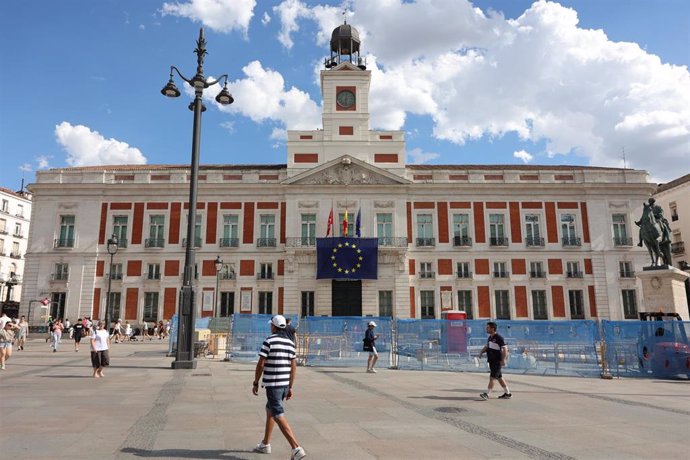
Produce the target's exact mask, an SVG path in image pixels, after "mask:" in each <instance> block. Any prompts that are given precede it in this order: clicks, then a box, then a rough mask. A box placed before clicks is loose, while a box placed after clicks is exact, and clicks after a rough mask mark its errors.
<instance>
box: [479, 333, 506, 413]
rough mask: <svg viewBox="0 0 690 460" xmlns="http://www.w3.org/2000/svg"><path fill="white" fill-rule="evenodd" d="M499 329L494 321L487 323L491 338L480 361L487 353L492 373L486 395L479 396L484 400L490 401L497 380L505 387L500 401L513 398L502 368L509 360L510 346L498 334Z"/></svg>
mask: <svg viewBox="0 0 690 460" xmlns="http://www.w3.org/2000/svg"><path fill="white" fill-rule="evenodd" d="M497 328H498V327H497V326H496V323H494V322H493V321H489V322H488V323H486V333H487V334H489V338H488V339H487V341H486V345H484V348H482V351H480V352H479V358H480V359H481V357H482V355H483V354H484V353H486V358H487V361H488V362H489V371H490V372H491V374H490V375H489V387H488V390H487V391H486V393H481V394H480V395H479V397H481V398H482V399H483V400H487V399H489V395H490V394H491V390H493V388H494V382H495V381H496V380H498V383H499V384H500V385H501V387H503V394H502V395H501V396H499V397H498V399H510V398H512V397H513V394H512V393H511V392H510V389H509V388H508V384H507V383H506V381H505V379H504V378H503V374H502V373H501V368H502V367H503V366H505V365H506V360H507V359H508V346H507V345H506V343H505V340H503V336H501V334H498V333H497V332H496V329H497Z"/></svg>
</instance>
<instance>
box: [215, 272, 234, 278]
mask: <svg viewBox="0 0 690 460" xmlns="http://www.w3.org/2000/svg"><path fill="white" fill-rule="evenodd" d="M218 279H220V280H234V279H235V272H220V273H219V274H218Z"/></svg>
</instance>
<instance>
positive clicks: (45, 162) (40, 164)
mask: <svg viewBox="0 0 690 460" xmlns="http://www.w3.org/2000/svg"><path fill="white" fill-rule="evenodd" d="M50 158H51V157H48V156H46V155H39V156H38V157H36V164H37V166H36V169H48V168H50V164H49V160H50Z"/></svg>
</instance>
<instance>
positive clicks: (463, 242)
mask: <svg viewBox="0 0 690 460" xmlns="http://www.w3.org/2000/svg"><path fill="white" fill-rule="evenodd" d="M453 246H455V247H470V246H472V238H470V237H469V236H454V237H453Z"/></svg>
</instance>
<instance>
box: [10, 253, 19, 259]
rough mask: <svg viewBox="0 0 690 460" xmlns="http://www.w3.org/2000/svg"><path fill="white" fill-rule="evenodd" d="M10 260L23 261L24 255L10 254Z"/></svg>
mask: <svg viewBox="0 0 690 460" xmlns="http://www.w3.org/2000/svg"><path fill="white" fill-rule="evenodd" d="M10 258H11V259H21V258H22V255H21V253H19V252H10Z"/></svg>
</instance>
